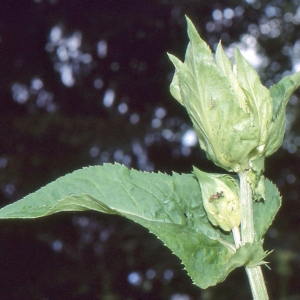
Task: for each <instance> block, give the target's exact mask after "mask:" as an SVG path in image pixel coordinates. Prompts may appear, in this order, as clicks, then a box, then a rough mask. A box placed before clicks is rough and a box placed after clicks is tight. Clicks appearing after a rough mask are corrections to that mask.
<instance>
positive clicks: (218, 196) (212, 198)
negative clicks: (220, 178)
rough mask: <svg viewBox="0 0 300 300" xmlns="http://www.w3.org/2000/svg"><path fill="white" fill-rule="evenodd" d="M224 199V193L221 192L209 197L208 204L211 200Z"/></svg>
mask: <svg viewBox="0 0 300 300" xmlns="http://www.w3.org/2000/svg"><path fill="white" fill-rule="evenodd" d="M222 197H224V192H223V191H221V192H216V193H215V194H213V195H211V196H210V197H209V199H208V201H209V202H211V201H213V200H216V199H219V198H222Z"/></svg>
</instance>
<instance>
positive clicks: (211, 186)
mask: <svg viewBox="0 0 300 300" xmlns="http://www.w3.org/2000/svg"><path fill="white" fill-rule="evenodd" d="M194 174H195V176H196V177H197V179H198V181H199V185H200V188H201V193H202V201H203V206H204V209H205V211H206V214H207V217H208V219H209V221H210V222H211V223H212V224H213V225H215V226H219V227H221V228H222V229H223V230H225V231H230V230H232V229H233V228H234V227H238V226H239V225H240V223H241V215H240V202H239V187H238V183H237V182H236V181H235V179H233V178H232V177H231V176H229V175H224V174H209V173H205V172H202V171H200V170H199V169H197V168H195V167H194Z"/></svg>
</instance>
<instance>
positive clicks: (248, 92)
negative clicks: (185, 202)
mask: <svg viewBox="0 0 300 300" xmlns="http://www.w3.org/2000/svg"><path fill="white" fill-rule="evenodd" d="M187 23H188V36H189V39H190V43H189V45H188V47H187V51H186V55H185V61H184V62H181V61H180V60H179V59H177V58H176V57H175V56H172V55H169V58H170V60H171V61H172V62H173V64H174V65H175V69H176V70H175V75H174V77H173V81H172V83H171V86H170V91H171V94H172V95H173V96H174V98H175V99H176V100H178V101H179V102H180V103H181V104H182V105H183V106H185V108H186V110H187V112H188V114H189V116H190V118H191V120H192V122H193V126H194V129H195V131H196V133H197V136H198V139H199V142H200V146H201V148H202V149H203V150H204V151H205V152H206V155H207V157H208V158H209V159H210V160H212V161H213V162H214V163H215V164H216V165H218V166H220V167H222V168H224V169H226V170H227V171H233V172H237V173H239V172H245V171H250V172H249V174H250V173H252V175H251V176H249V182H250V183H251V184H252V187H253V188H257V186H258V183H259V181H260V177H261V174H262V172H263V170H264V159H265V157H266V156H269V155H271V154H272V153H274V152H275V151H276V150H277V149H278V148H279V147H280V145H281V144H282V140H283V135H284V130H285V106H286V104H287V102H288V100H289V97H290V96H291V95H292V93H293V92H294V91H295V89H296V88H297V87H298V86H299V85H300V72H298V73H296V74H294V75H293V76H287V77H285V78H283V79H282V80H281V81H280V82H279V83H278V84H276V85H274V86H272V87H271V88H270V90H268V89H267V88H266V87H264V86H263V85H262V84H261V82H260V79H259V77H258V75H257V73H256V71H255V70H254V69H253V68H252V67H251V66H250V64H249V63H248V62H247V61H246V60H245V58H244V57H243V56H242V54H241V53H240V51H239V50H238V48H237V49H236V53H235V60H236V70H234V69H233V66H232V63H231V62H230V61H229V60H228V58H227V57H226V55H225V53H224V51H223V49H222V46H221V44H219V45H218V47H217V50H216V55H215V60H214V59H213V55H212V53H211V50H210V49H209V47H208V46H207V45H206V43H205V42H204V41H203V40H202V39H201V38H200V36H199V35H198V33H197V31H196V29H195V27H194V25H193V24H192V22H191V21H190V20H189V19H187ZM260 190H261V187H260ZM257 193H260V191H257Z"/></svg>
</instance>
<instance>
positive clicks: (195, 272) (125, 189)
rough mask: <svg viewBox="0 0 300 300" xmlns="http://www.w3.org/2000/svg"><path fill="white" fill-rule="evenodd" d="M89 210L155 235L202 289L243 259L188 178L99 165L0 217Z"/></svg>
mask: <svg viewBox="0 0 300 300" xmlns="http://www.w3.org/2000/svg"><path fill="white" fill-rule="evenodd" d="M87 209H93V210H96V211H99V212H104V213H109V214H119V215H121V216H124V217H126V218H128V219H130V220H133V221H135V222H137V223H139V224H141V225H143V226H145V227H147V228H148V229H149V230H150V231H151V232H153V233H154V234H155V235H157V236H158V237H159V238H160V239H161V240H162V241H163V242H164V243H165V244H166V245H167V246H168V247H169V248H170V249H171V250H172V251H173V252H174V253H175V254H176V255H178V256H179V257H180V258H181V260H182V261H183V263H184V264H185V267H186V270H187V271H188V273H189V274H190V276H191V277H192V279H193V281H194V282H195V284H197V285H198V286H200V287H202V288H206V287H208V286H210V285H215V284H216V283H218V282H220V281H222V280H224V279H225V278H226V276H227V275H228V273H229V272H230V271H231V270H233V269H234V268H235V267H237V266H242V265H243V264H244V263H245V262H246V261H245V259H244V258H243V256H240V255H239V254H236V252H235V248H234V245H233V239H232V236H231V234H226V233H224V232H222V231H221V230H219V229H216V228H214V227H213V226H212V225H211V224H210V223H209V221H208V219H207V216H206V213H205V211H204V209H203V205H202V201H201V192H200V188H199V184H198V181H197V179H196V178H195V177H194V176H193V175H192V174H183V175H179V174H176V173H174V174H173V175H172V176H169V175H166V174H162V173H146V172H138V171H136V170H128V169H127V168H126V167H124V166H122V165H119V164H115V165H111V164H105V165H103V166H95V167H89V168H84V169H81V170H78V171H75V172H73V173H71V174H68V175H66V176H63V177H61V178H59V179H57V180H56V181H54V182H52V183H50V184H48V185H46V186H45V187H43V188H41V189H40V190H38V191H37V192H35V193H33V194H30V195H28V196H26V197H25V198H23V199H21V200H19V201H18V202H15V203H13V204H10V205H8V206H6V207H4V208H2V209H1V210H0V219H8V218H37V217H42V216H47V215H50V214H53V213H56V212H59V211H83V210H87Z"/></svg>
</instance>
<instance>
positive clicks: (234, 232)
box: [232, 226, 241, 248]
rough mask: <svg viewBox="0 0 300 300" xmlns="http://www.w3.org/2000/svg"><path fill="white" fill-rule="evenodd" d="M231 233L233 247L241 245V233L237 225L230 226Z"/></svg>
mask: <svg viewBox="0 0 300 300" xmlns="http://www.w3.org/2000/svg"><path fill="white" fill-rule="evenodd" d="M232 235H233V239H234V244H235V248H239V247H240V246H241V233H240V229H239V227H237V226H235V227H233V228H232Z"/></svg>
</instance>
